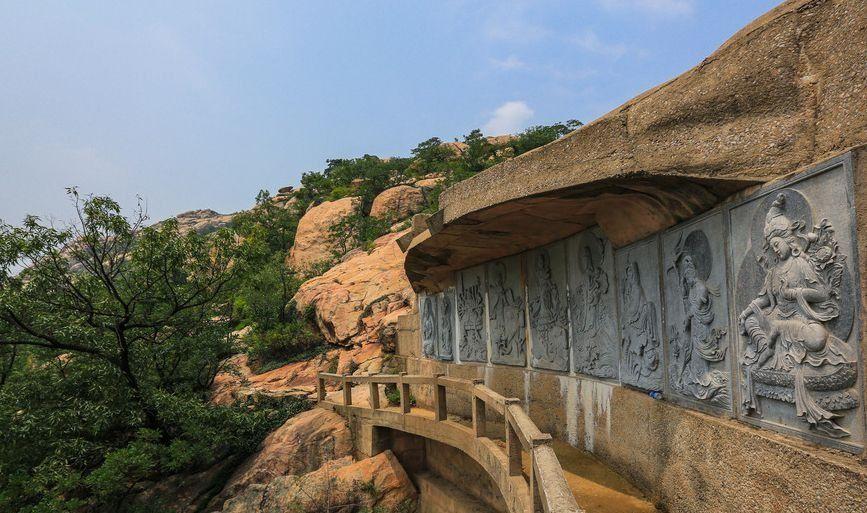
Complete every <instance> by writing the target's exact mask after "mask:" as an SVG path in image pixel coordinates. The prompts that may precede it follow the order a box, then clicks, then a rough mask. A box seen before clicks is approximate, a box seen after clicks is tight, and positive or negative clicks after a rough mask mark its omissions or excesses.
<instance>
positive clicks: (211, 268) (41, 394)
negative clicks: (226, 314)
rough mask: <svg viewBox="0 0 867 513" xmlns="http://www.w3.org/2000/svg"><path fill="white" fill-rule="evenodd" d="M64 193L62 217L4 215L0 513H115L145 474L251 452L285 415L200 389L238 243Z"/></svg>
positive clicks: (212, 360) (216, 345)
mask: <svg viewBox="0 0 867 513" xmlns="http://www.w3.org/2000/svg"><path fill="white" fill-rule="evenodd" d="M70 196H71V197H72V199H73V201H74V203H75V207H76V212H77V214H78V217H77V222H76V223H74V224H72V225H70V226H68V227H65V228H58V227H55V226H50V225H45V224H43V223H41V222H40V220H39V219H37V218H35V217H28V218H27V219H26V220H25V221H24V223H23V225H22V226H20V227H13V226H11V225H7V224H0V270H2V274H0V348H2V350H3V358H4V360H5V361H4V365H3V380H2V381H3V384H2V387H0V510H3V511H16V510H17V511H28V512H29V511H32V512H37V511H73V510H78V509H79V508H83V507H87V508H90V509H91V510H105V511H120V510H122V508H121V504H122V503H123V501H124V500H125V499H126V497H127V495H128V494H129V493H131V492H133V491H134V490H135V489H136V485H137V484H138V483H140V482H141V481H142V480H146V479H155V478H157V477H159V476H160V475H164V474H167V473H172V472H177V471H179V470H182V469H187V468H194V467H197V466H201V465H206V464H209V463H212V462H213V461H215V460H216V458H219V457H221V455H225V454H229V453H233V452H238V451H249V450H252V447H251V444H252V446H255V444H256V443H258V440H260V439H261V438H262V437H263V436H264V435H265V434H266V433H267V432H268V431H269V430H270V429H271V428H273V427H274V423H275V422H277V421H279V420H280V417H283V418H285V415H286V413H285V412H284V413H279V412H277V413H272V412H256V413H250V412H247V411H246V410H242V409H236V408H231V407H217V406H213V405H210V404H208V403H207V402H206V401H205V398H206V393H207V390H208V387H209V386H210V384H211V382H212V381H213V379H214V376H215V375H216V373H217V372H218V370H219V369H220V362H221V360H222V359H223V358H224V357H225V356H226V355H228V354H230V353H231V350H232V343H231V340H230V338H229V337H228V325H227V323H226V321H225V320H224V318H223V316H222V315H221V310H222V305H224V304H225V302H226V300H227V298H228V297H229V294H230V292H231V290H232V289H233V287H234V286H235V285H236V281H237V279H238V276H239V273H240V271H241V270H242V269H243V266H241V265H235V264H234V263H235V262H240V261H242V260H243V259H244V257H245V252H246V251H247V247H246V246H245V245H244V244H243V243H241V242H240V241H239V240H238V239H237V238H236V237H234V236H233V234H231V233H229V232H220V233H217V234H214V235H212V236H209V237H207V238H205V237H202V236H199V235H196V234H195V233H189V234H181V233H180V232H179V230H178V226H177V223H176V222H174V221H169V222H164V223H160V224H159V225H158V226H155V227H144V222H145V221H146V219H147V218H146V216H145V214H144V213H143V212H142V210H141V209H140V208H139V209H137V210H136V211H135V213H134V215H133V216H132V218H131V219H128V218H127V217H125V216H124V215H123V214H122V213H121V209H120V206H119V205H118V204H117V203H116V202H114V201H113V200H111V199H110V198H106V197H85V198H82V197H80V196H79V195H78V193H77V192H76V191H75V190H71V191H70Z"/></svg>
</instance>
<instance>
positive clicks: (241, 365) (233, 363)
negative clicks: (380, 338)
mask: <svg viewBox="0 0 867 513" xmlns="http://www.w3.org/2000/svg"><path fill="white" fill-rule="evenodd" d="M226 364H227V365H226V370H224V371H222V372H220V373H219V374H217V377H216V378H214V384H213V385H212V390H211V402H213V403H214V404H232V403H236V402H241V403H255V402H257V401H258V400H259V399H260V398H282V397H287V396H295V397H305V398H308V399H312V398H314V397H315V394H316V374H317V373H319V372H338V373H341V374H342V373H344V372H345V373H355V374H368V373H377V372H380V371H381V370H382V365H383V358H382V346H381V345H380V344H376V343H372V344H367V345H365V346H363V347H356V348H352V349H344V348H338V349H333V350H331V351H328V352H327V353H325V354H323V355H320V356H317V357H315V358H312V359H310V360H304V361H300V362H294V363H290V364H287V365H284V366H282V367H279V368H276V369H273V370H270V371H268V372H263V373H261V374H254V373H253V371H252V369H250V366H249V364H248V359H247V355H245V354H238V355H235V356H233V357H231V358H229V359H228V360H227V361H226ZM332 387H333V385H332ZM329 388H331V387H329Z"/></svg>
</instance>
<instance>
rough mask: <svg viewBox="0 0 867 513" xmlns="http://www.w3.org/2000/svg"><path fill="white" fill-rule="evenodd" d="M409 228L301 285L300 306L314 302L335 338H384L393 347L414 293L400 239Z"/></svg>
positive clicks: (345, 341)
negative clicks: (399, 325) (401, 320)
mask: <svg viewBox="0 0 867 513" xmlns="http://www.w3.org/2000/svg"><path fill="white" fill-rule="evenodd" d="M403 233H405V232H398V233H390V234H387V235H384V236H382V237H380V238H379V239H377V240H376V241H375V247H374V249H373V250H372V251H371V252H370V253H366V252H364V251H358V252H355V253H354V254H352V255H350V256H349V258H347V259H346V260H345V261H344V262H342V263H340V264H338V265H336V266H334V267H332V268H331V269H330V270H328V271H327V272H326V273H325V274H323V275H322V276H319V277H317V278H313V279H312V280H309V281H307V282H306V283H304V284H303V285H301V288H299V289H298V293H297V294H296V295H295V302H296V305H297V308H298V310H299V311H305V310H306V309H307V308H308V307H309V306H311V305H312V306H313V308H314V309H315V312H316V323H317V324H318V326H319V329H320V330H321V332H322V334H323V336H324V337H325V339H326V340H327V341H328V342H329V343H331V344H341V345H360V344H366V343H369V342H380V343H382V344H383V345H384V346H385V347H386V348H391V347H393V345H394V336H395V334H396V326H397V317H399V316H400V315H403V314H404V313H408V312H409V310H410V305H411V303H412V298H413V292H412V289H411V288H410V285H409V282H408V280H407V278H406V274H405V273H404V270H403V253H402V252H401V250H400V248H399V247H398V246H397V244H396V243H395V240H396V239H397V238H399V237H400V236H401V235H403Z"/></svg>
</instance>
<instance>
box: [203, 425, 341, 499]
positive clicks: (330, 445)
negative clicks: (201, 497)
mask: <svg viewBox="0 0 867 513" xmlns="http://www.w3.org/2000/svg"><path fill="white" fill-rule="evenodd" d="M351 454H352V433H351V432H350V430H349V427H348V426H347V425H346V420H345V419H344V418H343V417H341V416H340V415H339V414H337V413H334V412H332V411H328V410H324V409H321V408H314V409H312V410H309V411H306V412H303V413H300V414H298V415H296V416H295V417H292V418H290V419H289V420H287V421H286V423H284V424H283V425H282V426H280V427H279V428H277V429H276V430H275V431H273V432H272V433H271V434H270V435H268V437H267V438H265V440H264V441H263V442H262V444H261V446H260V448H259V452H257V453H256V454H254V455H252V456H250V457H249V458H248V459H247V461H245V462H244V463H243V464H242V465H241V466H240V467H238V468H237V469H235V472H234V473H233V474H232V477H231V478H229V481H228V482H227V483H226V486H225V487H224V488H223V491H222V493H221V494H220V495H219V496H218V497H217V499H216V500H215V501H214V502H212V503H211V504H212V506H216V507H219V506H221V505H222V503H223V502H224V501H225V500H226V499H228V498H230V497H233V496H235V495H238V494H239V493H242V492H243V491H244V490H246V489H247V488H248V487H250V486H251V485H256V484H259V485H262V484H268V483H269V482H271V481H272V480H273V479H274V478H276V477H280V476H287V475H302V474H307V473H309V472H313V471H315V470H317V469H319V468H320V467H321V466H322V465H323V464H325V463H326V462H329V461H333V460H338V459H341V458H345V457H347V456H350V455H351Z"/></svg>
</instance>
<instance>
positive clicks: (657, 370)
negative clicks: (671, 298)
mask: <svg viewBox="0 0 867 513" xmlns="http://www.w3.org/2000/svg"><path fill="white" fill-rule="evenodd" d="M615 266H616V268H617V294H618V305H619V317H620V381H621V382H623V383H626V384H628V385H632V386H635V387H639V388H643V389H646V390H662V381H663V374H664V372H663V370H664V369H663V355H662V325H661V312H660V300H659V239H658V237H656V236H653V237H650V238H648V239H645V240H643V241H639V242H636V243H634V244H632V245H630V246H626V247H624V248H622V249H620V250H618V251H617V253H616V255H615Z"/></svg>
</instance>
